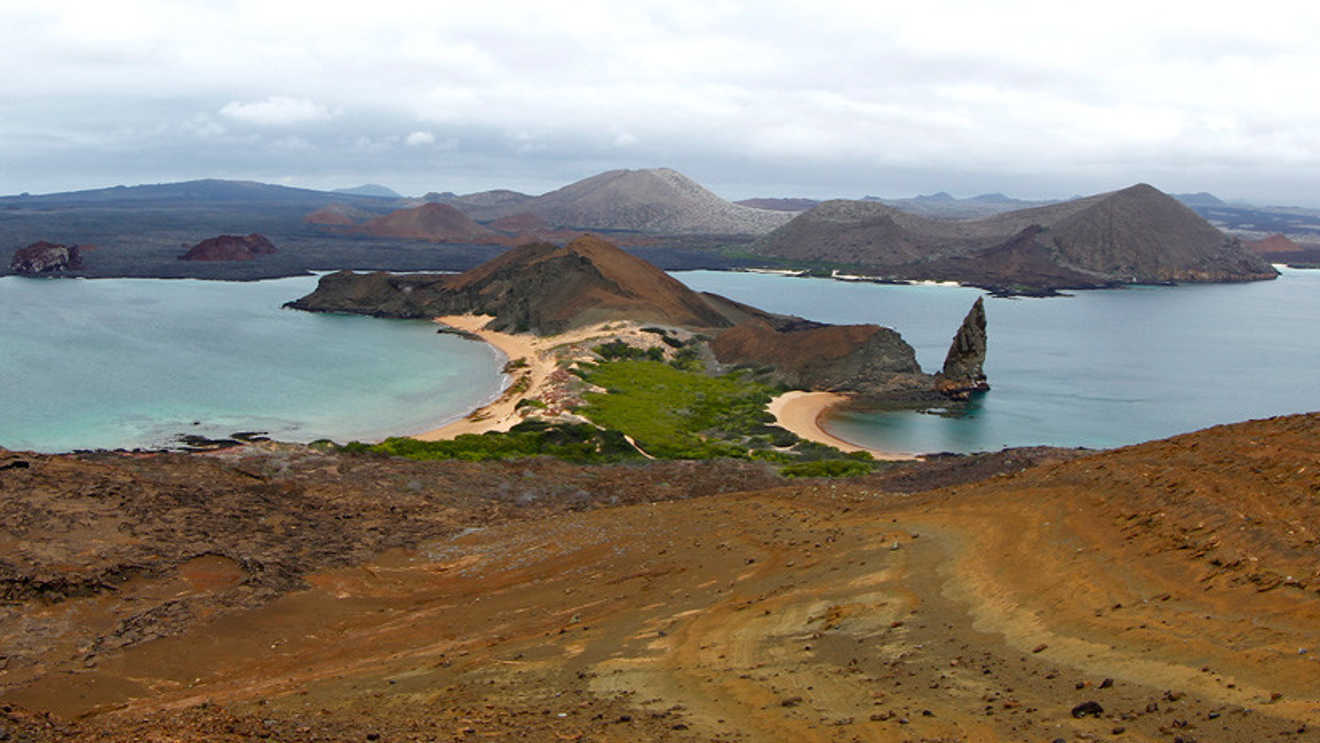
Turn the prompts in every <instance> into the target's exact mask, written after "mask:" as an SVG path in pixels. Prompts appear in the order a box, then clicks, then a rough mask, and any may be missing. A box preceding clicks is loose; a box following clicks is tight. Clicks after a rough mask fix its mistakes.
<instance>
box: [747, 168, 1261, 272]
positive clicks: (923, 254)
mask: <svg viewBox="0 0 1320 743" xmlns="http://www.w3.org/2000/svg"><path fill="white" fill-rule="evenodd" d="M950 198H951V197H950ZM939 200H944V199H939ZM752 249H753V250H754V251H756V252H758V253H760V254H762V255H766V256H776V257H780V258H786V259H791V260H794V261H809V262H820V263H827V264H841V265H849V266H856V267H858V270H862V271H866V272H868V273H874V274H877V275H881V276H885V277H889V278H895V279H944V280H954V281H962V282H966V283H971V284H976V285H979V286H990V287H995V288H1001V289H1006V290H1009V291H1021V290H1053V289H1059V288H1094V287H1100V286H1110V285H1114V284H1123V283H1149V282H1166V281H1235V280H1250V279H1264V278H1273V277H1274V276H1276V275H1277V274H1276V272H1275V271H1274V269H1273V268H1271V267H1270V266H1269V265H1268V264H1267V263H1266V262H1264V261H1263V260H1261V259H1260V258H1258V257H1256V256H1255V255H1253V254H1251V253H1249V252H1247V251H1246V250H1244V249H1243V248H1242V246H1241V244H1240V242H1239V241H1237V240H1235V239H1233V238H1229V237H1228V236H1226V235H1224V234H1223V233H1222V232H1220V231H1219V230H1218V229H1216V228H1215V227H1214V226H1213V225H1211V224H1210V223H1208V222H1206V220H1204V219H1203V218H1201V217H1200V216H1198V215H1197V214H1196V213H1195V212H1193V211H1192V210H1191V209H1190V208H1188V207H1186V206H1184V205H1183V204H1181V203H1179V202H1178V201H1177V200H1176V199H1174V198H1173V197H1171V196H1169V195H1167V194H1164V193H1162V192H1160V191H1159V190H1157V189H1155V188H1153V187H1151V186H1148V185H1145V184H1139V185H1136V186H1132V187H1130V188H1125V189H1123V190H1121V191H1114V192H1112V193H1105V194H1098V195H1095V196H1088V197H1085V198H1081V199H1074V200H1072V201H1066V202H1060V203H1056V204H1050V205H1047V206H1038V207H1034V208H1030V209H1021V210H1016V211H1010V212H1002V213H999V214H995V215H992V216H988V217H983V218H980V219H971V220H957V221H954V220H940V219H932V218H930V217H925V216H920V215H916V214H912V213H910V212H907V211H902V210H899V209H897V208H895V207H892V206H889V205H887V204H884V203H880V202H876V201H842V200H840V201H827V202H825V203H823V204H821V205H820V206H817V207H815V208H814V209H812V210H810V211H807V212H804V213H802V214H800V215H798V216H797V217H795V218H794V219H793V221H791V222H789V223H788V224H786V225H784V226H783V227H781V228H779V229H777V230H775V231H774V232H772V233H770V234H769V235H767V236H765V237H764V238H762V239H760V240H758V241H757V242H755V243H753V246H752Z"/></svg>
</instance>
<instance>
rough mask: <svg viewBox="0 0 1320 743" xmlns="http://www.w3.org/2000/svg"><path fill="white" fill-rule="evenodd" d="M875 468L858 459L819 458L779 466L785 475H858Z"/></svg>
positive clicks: (780, 471)
mask: <svg viewBox="0 0 1320 743" xmlns="http://www.w3.org/2000/svg"><path fill="white" fill-rule="evenodd" d="M872 469H873V467H872V465H871V464H870V463H869V462H863V461H858V460H856V459H818V460H816V461H814V462H795V463H793V464H790V465H787V466H785V467H781V468H779V474H781V475H783V476H784V477H857V476H858V475H865V474H868V473H870V472H871V470H872Z"/></svg>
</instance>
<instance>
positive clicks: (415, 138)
mask: <svg viewBox="0 0 1320 743" xmlns="http://www.w3.org/2000/svg"><path fill="white" fill-rule="evenodd" d="M403 141H404V143H405V144H407V145H408V146H409V147H421V146H423V145H428V144H435V135H434V134H432V133H430V132H413V133H412V134H409V135H408V136H407V137H404V139H403Z"/></svg>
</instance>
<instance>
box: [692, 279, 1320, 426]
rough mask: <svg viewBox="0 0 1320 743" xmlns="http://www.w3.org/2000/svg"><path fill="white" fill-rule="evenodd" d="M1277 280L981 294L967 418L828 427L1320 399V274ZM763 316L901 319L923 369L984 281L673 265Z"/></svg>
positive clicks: (1171, 416) (1167, 420) (1179, 412)
mask: <svg viewBox="0 0 1320 743" xmlns="http://www.w3.org/2000/svg"><path fill="white" fill-rule="evenodd" d="M1282 270H1283V275H1282V276H1281V277H1280V278H1279V279H1278V280H1276V281H1262V282H1252V283H1248V284H1206V285H1185V286H1176V287H1166V286H1158V287H1153V286H1152V287H1132V288H1125V289H1114V290H1106V291H1089V292H1077V293H1076V295H1075V296H1072V297H1066V298H1049V299H1000V298H993V297H987V298H986V314H987V317H988V335H989V351H988V355H987V359H986V374H987V376H988V377H989V380H990V385H991V387H992V389H991V390H990V392H988V393H985V394H984V395H983V396H980V397H979V399H977V400H976V401H975V403H974V404H973V405H972V406H971V407H970V409H969V410H968V412H967V413H966V414H965V415H962V416H960V417H946V416H940V415H933V414H929V413H919V412H913V411H901V412H883V413H866V412H844V413H841V414H838V415H835V416H833V417H832V418H831V419H830V420H828V421H827V422H826V428H828V429H829V430H830V431H831V432H832V433H834V434H835V435H837V436H839V437H840V438H843V439H845V440H848V441H852V442H855V443H858V444H862V445H865V446H870V447H874V448H878V449H883V450H888V451H900V452H935V451H955V452H971V451H988V450H998V449H1000V448H1002V447H1005V446H1025V445H1033V444H1053V445H1059V446H1089V447H1111V446H1118V445H1123V444H1132V443H1137V442H1140V441H1146V440H1149V439H1154V438H1162V437H1165V436H1170V435H1173V434H1177V433H1184V432H1187V431H1193V430H1197V429H1200V428H1204V427H1206V426H1211V425H1215V424H1219V423H1230V422H1234V421H1241V420H1247V419H1251V418H1262V417H1268V416H1271V415H1280V414H1286V413H1298V412H1307V411H1314V410H1318V409H1320V380H1318V379H1317V373H1320V271H1300V270H1293V269H1286V268H1285V269H1282ZM676 276H678V278H680V279H681V280H682V281H684V282H686V283H688V284H689V285H690V286H692V287H693V288H694V289H699V290H702V291H712V292H716V293H718V294H723V295H726V296H728V297H730V298H732V299H736V300H739V301H742V302H747V303H750V304H754V305H757V306H759V307H763V308H765V309H768V310H772V311H776V312H784V313H791V314H795V315H801V316H803V317H807V318H811V319H813V320H821V321H825V322H833V323H872V322H873V323H879V324H882V325H888V326H891V327H894V328H896V329H897V330H899V331H900V332H901V333H902V335H903V337H904V338H905V339H906V340H907V341H908V342H909V343H911V344H912V345H913V346H914V347H915V348H916V350H917V358H918V360H919V361H920V362H921V365H922V367H923V368H925V369H926V370H927V371H936V370H938V369H939V367H940V365H941V364H942V363H943V362H944V354H945V352H946V351H947V350H948V346H949V342H950V340H951V339H952V337H953V333H954V331H955V330H956V329H957V326H958V324H959V323H960V322H961V321H962V318H963V315H964V314H965V313H966V312H967V310H968V308H969V307H970V306H971V304H972V302H973V301H974V300H975V299H976V297H977V296H980V295H981V294H982V292H980V291H979V290H976V289H968V288H962V287H943V286H886V285H879V284H850V283H844V282H838V281H831V280H828V279H800V278H788V277H780V276H767V275H758V274H745V273H723V272H713V271H692V272H684V273H680V274H676Z"/></svg>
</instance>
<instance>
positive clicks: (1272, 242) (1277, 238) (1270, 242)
mask: <svg viewBox="0 0 1320 743" xmlns="http://www.w3.org/2000/svg"><path fill="white" fill-rule="evenodd" d="M1243 245H1245V246H1246V248H1247V250H1250V251H1251V252H1253V253H1255V254H1257V255H1269V254H1271V253H1296V252H1298V251H1300V250H1301V249H1302V246H1300V245H1298V244H1297V243H1295V242H1293V241H1292V240H1289V239H1288V237H1287V236H1286V235H1280V234H1274V235H1270V236H1269V237H1267V238H1265V239H1264V240H1253V241H1252V242H1249V243H1243Z"/></svg>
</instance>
